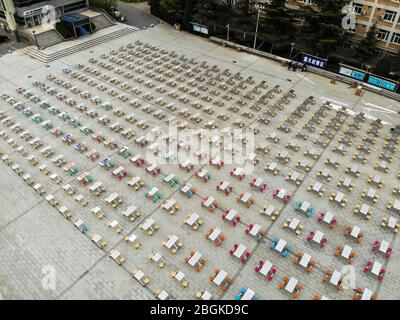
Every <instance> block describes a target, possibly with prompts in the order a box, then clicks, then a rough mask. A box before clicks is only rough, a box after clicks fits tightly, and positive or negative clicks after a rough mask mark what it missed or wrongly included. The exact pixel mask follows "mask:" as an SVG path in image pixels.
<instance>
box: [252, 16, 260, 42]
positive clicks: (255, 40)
mask: <svg viewBox="0 0 400 320" xmlns="http://www.w3.org/2000/svg"><path fill="white" fill-rule="evenodd" d="M259 21H260V8H257V24H256V34H255V36H254V46H253V49H255V48H256V43H257V33H258V22H259Z"/></svg>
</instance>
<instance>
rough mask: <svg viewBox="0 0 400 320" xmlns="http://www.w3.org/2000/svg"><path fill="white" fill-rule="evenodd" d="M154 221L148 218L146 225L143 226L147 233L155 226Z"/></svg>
mask: <svg viewBox="0 0 400 320" xmlns="http://www.w3.org/2000/svg"><path fill="white" fill-rule="evenodd" d="M154 222H155V221H154V219H152V218H147V219H146V220H145V221H144V223H143V224H142V230H144V231H147V230H148V229H150V228H151V227H152V225H153V224H154Z"/></svg>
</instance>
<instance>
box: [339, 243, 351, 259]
mask: <svg viewBox="0 0 400 320" xmlns="http://www.w3.org/2000/svg"><path fill="white" fill-rule="evenodd" d="M352 251H353V248H352V247H350V246H348V245H347V244H346V245H345V246H344V247H343V250H342V253H341V256H342V257H343V258H345V259H349V258H350V255H351V252H352Z"/></svg>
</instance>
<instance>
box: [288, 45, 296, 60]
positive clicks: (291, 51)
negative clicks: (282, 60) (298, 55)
mask: <svg viewBox="0 0 400 320" xmlns="http://www.w3.org/2000/svg"><path fill="white" fill-rule="evenodd" d="M290 45H291V46H292V47H291V48H290V56H289V59H292V55H293V49H294V46H295V45H296V44H295V43H294V42H292V43H291V44H290Z"/></svg>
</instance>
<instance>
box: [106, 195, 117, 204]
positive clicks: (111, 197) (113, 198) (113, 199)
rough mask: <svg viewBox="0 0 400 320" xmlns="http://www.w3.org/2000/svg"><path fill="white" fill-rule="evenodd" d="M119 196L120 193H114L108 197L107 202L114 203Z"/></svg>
mask: <svg viewBox="0 0 400 320" xmlns="http://www.w3.org/2000/svg"><path fill="white" fill-rule="evenodd" d="M118 197H119V194H118V193H112V194H110V195H109V196H108V198H106V202H107V203H113V202H114V201H115V200H116V199H117V198H118Z"/></svg>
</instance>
